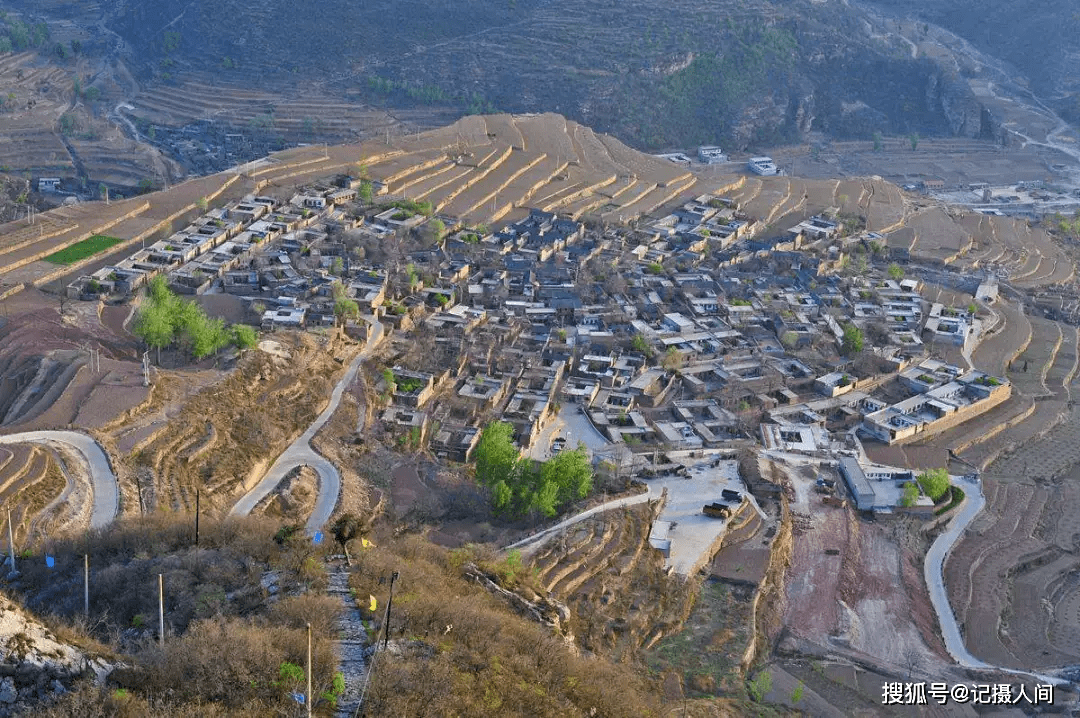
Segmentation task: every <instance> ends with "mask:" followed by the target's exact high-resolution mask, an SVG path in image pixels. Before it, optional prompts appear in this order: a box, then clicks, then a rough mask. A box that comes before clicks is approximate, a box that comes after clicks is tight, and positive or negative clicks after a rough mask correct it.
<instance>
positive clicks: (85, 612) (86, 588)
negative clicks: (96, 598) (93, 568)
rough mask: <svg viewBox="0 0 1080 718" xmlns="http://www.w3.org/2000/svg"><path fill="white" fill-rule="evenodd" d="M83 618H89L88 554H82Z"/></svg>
mask: <svg viewBox="0 0 1080 718" xmlns="http://www.w3.org/2000/svg"><path fill="white" fill-rule="evenodd" d="M83 618H86V619H89V618H90V554H88V553H84V554H83Z"/></svg>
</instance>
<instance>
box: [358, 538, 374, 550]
mask: <svg viewBox="0 0 1080 718" xmlns="http://www.w3.org/2000/svg"><path fill="white" fill-rule="evenodd" d="M360 545H361V546H362V547H363V548H375V544H373V543H371V542H370V541H368V540H367V539H366V538H361V539H360Z"/></svg>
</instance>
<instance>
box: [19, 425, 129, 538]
mask: <svg viewBox="0 0 1080 718" xmlns="http://www.w3.org/2000/svg"><path fill="white" fill-rule="evenodd" d="M24 443H30V444H49V443H57V444H63V445H64V446H66V447H68V448H70V449H72V450H73V451H74V452H75V453H77V454H78V455H79V456H80V457H82V459H83V461H85V462H86V465H87V467H88V468H89V471H88V472H87V473H88V474H89V476H90V481H91V486H92V489H93V494H94V509H93V511H92V513H91V515H90V528H94V529H97V528H103V527H105V526H108V525H109V524H110V523H112V520H113V519H115V518H116V513H117V511H118V510H119V508H120V489H119V485H118V484H117V482H116V474H114V473H113V470H112V466H110V465H109V457H108V456H106V454H105V450H104V449H102V448H101V445H100V444H98V443H97V442H96V441H94V440H93V439H92V438H91V437H89V436H88V435H86V434H80V433H79V432H77V431H26V432H23V433H21V434H7V435H5V436H0V444H24Z"/></svg>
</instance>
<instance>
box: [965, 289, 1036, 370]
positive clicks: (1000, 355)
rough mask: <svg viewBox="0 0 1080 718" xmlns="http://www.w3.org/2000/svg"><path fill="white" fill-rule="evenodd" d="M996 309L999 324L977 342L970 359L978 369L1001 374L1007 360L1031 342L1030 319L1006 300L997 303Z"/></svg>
mask: <svg viewBox="0 0 1080 718" xmlns="http://www.w3.org/2000/svg"><path fill="white" fill-rule="evenodd" d="M997 311H998V314H999V316H1000V317H1001V320H1002V322H1001V324H999V325H998V326H997V327H996V328H995V329H994V331H993V334H992V335H991V336H989V337H987V338H986V339H984V340H983V341H982V343H981V344H979V346H978V348H977V349H976V350H975V351H974V352H973V353H972V360H973V361H974V363H975V366H977V367H979V368H980V369H983V370H984V371H988V372H990V373H991V374H996V375H998V376H1001V375H1002V374H1004V373H1005V368H1006V367H1007V366H1008V364H1009V362H1011V361H1012V360H1013V359H1015V358H1016V357H1017V356H1018V355H1019V354H1020V353H1021V352H1023V351H1024V350H1025V349H1026V348H1027V346H1028V344H1029V343H1030V342H1031V321H1030V320H1029V319H1028V318H1027V317H1026V316H1025V315H1024V313H1023V312H1022V311H1021V310H1020V309H1019V308H1018V307H1016V306H1015V305H1013V304H1010V303H1008V302H1000V303H998V305H997Z"/></svg>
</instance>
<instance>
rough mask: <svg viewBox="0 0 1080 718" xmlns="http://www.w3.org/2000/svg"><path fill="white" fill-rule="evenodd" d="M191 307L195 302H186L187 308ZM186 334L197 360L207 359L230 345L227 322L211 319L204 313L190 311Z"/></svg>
mask: <svg viewBox="0 0 1080 718" xmlns="http://www.w3.org/2000/svg"><path fill="white" fill-rule="evenodd" d="M191 305H194V302H185V307H187V306H191ZM196 309H197V307H196ZM188 311H190V310H188ZM184 334H185V336H186V337H187V340H188V343H189V344H190V346H191V354H192V356H194V357H195V358H196V359H205V358H206V357H208V356H210V355H211V354H213V353H214V352H216V351H218V350H219V349H221V348H222V347H223V346H226V345H227V344H228V343H229V333H228V332H227V331H226V330H225V322H224V321H222V320H221V319H218V318H210V317H208V316H206V314H205V313H204V312H202V311H190V319H188V320H187V323H186V326H185V328H184Z"/></svg>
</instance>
